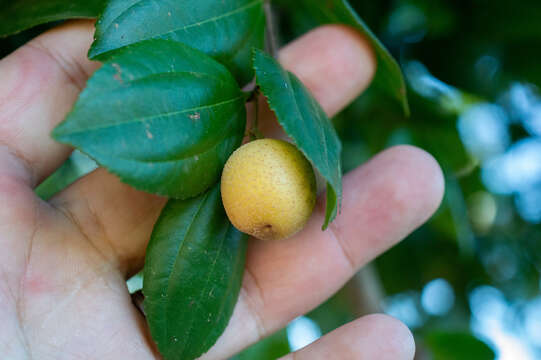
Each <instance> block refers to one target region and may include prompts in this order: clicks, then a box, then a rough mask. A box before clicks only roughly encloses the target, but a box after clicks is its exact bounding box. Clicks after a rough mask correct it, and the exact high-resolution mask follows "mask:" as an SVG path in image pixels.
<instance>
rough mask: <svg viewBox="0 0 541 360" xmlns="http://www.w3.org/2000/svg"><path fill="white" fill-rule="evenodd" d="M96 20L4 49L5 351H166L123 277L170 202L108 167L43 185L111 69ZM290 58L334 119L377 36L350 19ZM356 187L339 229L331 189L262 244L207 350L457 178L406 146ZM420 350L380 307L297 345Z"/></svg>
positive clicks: (278, 319)
mask: <svg viewBox="0 0 541 360" xmlns="http://www.w3.org/2000/svg"><path fill="white" fill-rule="evenodd" d="M92 30H93V28H92V23H91V22H87V21H79V22H70V23H68V24H65V25H63V26H61V27H59V28H57V29H54V30H52V31H50V32H48V33H47V34H44V35H42V36H40V37H39V38H38V39H36V40H34V41H32V42H31V43H30V44H28V45H26V46H24V47H22V48H21V49H19V50H17V51H16V52H15V53H14V54H12V55H10V56H8V57H6V58H5V59H3V60H1V61H0V79H2V81H1V83H0V204H2V206H0V249H1V251H0V319H2V321H0V354H2V356H3V358H6V359H15V360H18V359H40V360H49V359H55V360H62V359H155V358H158V356H157V354H156V352H155V349H154V347H153V346H152V342H151V340H150V338H149V335H148V329H147V327H146V325H145V321H144V319H143V318H142V316H141V315H140V313H139V312H137V311H136V309H135V308H134V306H133V305H132V302H131V299H130V296H129V294H128V291H127V289H126V285H125V283H124V281H125V279H126V278H127V277H129V276H130V275H131V274H133V273H134V272H136V271H138V270H139V269H140V268H141V266H142V264H143V259H144V253H145V247H146V245H147V242H148V239H149V234H150V232H151V231H152V226H153V224H154V222H155V220H156V218H157V217H158V215H159V212H160V210H161V208H162V207H163V205H164V204H165V201H166V200H165V199H163V198H160V197H155V196H152V195H148V194H144V193H141V192H138V191H135V190H133V189H132V188H130V187H129V186H126V185H124V184H122V183H120V182H119V181H118V180H117V179H116V178H115V177H114V176H112V175H110V174H108V173H107V172H106V171H104V170H103V169H99V170H96V171H95V172H93V173H92V174H90V175H89V176H86V177H85V178H84V179H81V180H80V181H78V182H77V183H75V184H73V185H72V186H71V187H69V188H68V189H66V190H65V191H63V192H62V193H60V194H59V195H57V196H56V197H55V198H54V199H52V200H51V201H50V202H43V201H41V200H39V199H38V198H37V197H36V196H35V195H34V193H33V189H34V188H35V186H36V185H37V184H39V183H40V182H41V181H43V179H45V178H46V177H47V176H48V175H49V174H50V173H51V172H52V171H54V169H56V168H58V166H59V165H60V164H62V162H63V161H64V160H65V159H66V157H67V156H68V155H69V153H70V151H71V150H72V149H70V148H68V147H66V146H64V145H61V144H57V143H55V142H54V141H53V140H51V138H50V137H49V135H48V134H49V133H50V132H51V130H52V129H53V128H54V126H55V125H56V124H57V123H59V122H60V121H61V120H62V119H63V118H64V116H65V115H66V113H67V111H69V109H70V107H71V106H72V104H73V102H74V101H75V100H76V97H77V94H78V93H79V92H80V90H81V89H82V88H83V86H84V84H85V81H86V80H87V78H88V76H89V75H90V74H91V73H92V72H93V71H94V70H95V69H96V68H97V67H98V66H99V64H96V63H91V62H89V61H88V60H87V59H86V52H87V50H88V48H89V46H90V43H91V41H92V32H93V31H92ZM280 61H281V62H282V63H283V64H284V66H285V67H286V68H288V69H289V70H290V71H292V72H294V73H295V74H297V75H298V76H299V77H300V78H301V79H302V80H303V81H304V82H305V83H306V84H307V85H308V87H309V89H310V90H311V91H312V93H313V94H314V95H315V96H316V98H317V99H318V100H319V102H320V103H321V104H322V106H323V108H324V109H325V110H326V111H327V113H328V114H329V115H331V116H332V115H334V114H335V113H336V112H337V111H339V110H340V109H342V108H343V107H344V106H345V105H347V104H348V103H349V102H350V101H351V100H352V99H354V98H355V97H356V96H357V95H358V94H359V93H360V92H361V91H362V90H363V89H365V88H366V87H367V86H368V84H369V83H370V81H371V79H372V77H373V74H374V71H375V63H374V57H373V55H372V51H371V49H370V47H369V45H368V44H367V42H366V41H365V40H363V39H362V38H361V37H360V36H359V35H358V34H356V33H355V32H354V31H352V30H350V29H347V28H344V27H338V26H327V27H323V28H319V29H316V30H314V31H313V32H311V33H309V34H307V35H305V36H303V37H302V38H300V39H298V40H297V41H295V42H293V43H292V44H290V45H288V46H287V47H286V48H285V49H283V50H282V52H281V54H280ZM260 119H264V121H263V124H264V126H265V129H266V132H267V133H266V135H267V136H273V135H276V131H277V130H278V126H277V125H276V122H275V121H274V120H273V118H272V116H270V111H269V110H268V109H263V110H262V112H261V114H260ZM277 136H278V137H279V134H278V135H277ZM273 137H275V136H273ZM344 194H345V195H344V200H343V204H342V212H341V214H340V215H339V216H338V218H337V219H336V221H335V222H334V223H333V225H332V226H331V227H329V229H328V230H327V231H325V232H321V223H322V222H323V216H324V209H323V203H324V201H323V198H320V199H319V201H318V205H316V210H315V211H314V214H313V215H312V218H311V219H310V220H309V222H308V224H307V225H306V227H305V228H304V230H303V231H302V232H300V233H299V234H298V235H296V236H295V237H292V238H290V239H288V240H286V241H281V242H262V241H252V242H251V243H250V247H249V251H248V258H247V265H246V275H245V278H244V282H243V288H242V290H241V293H240V297H239V301H238V303H237V306H236V308H235V311H234V314H233V317H232V319H231V321H230V324H229V326H228V328H227V329H226V331H225V333H224V334H223V336H222V337H221V338H220V339H219V340H218V343H217V344H216V345H215V346H214V347H213V348H212V349H211V350H210V351H209V352H208V353H207V354H206V355H204V356H203V359H225V358H228V357H229V356H230V355H232V354H234V353H236V352H238V351H240V350H241V349H242V348H244V347H246V346H248V345H249V344H251V343H254V342H256V341H258V340H259V339H261V338H262V337H264V336H267V335H269V334H271V333H273V332H274V331H275V330H277V329H279V328H281V327H283V326H285V325H286V324H287V323H288V321H290V320H291V319H293V318H294V317H296V316H298V315H301V314H303V313H306V312H307V311H309V310H310V309H312V308H314V307H315V306H317V305H318V304H320V303H321V302H323V301H324V300H325V299H327V298H328V297H329V296H331V295H332V294H333V293H334V292H335V291H336V290H338V289H339V288H340V287H341V286H342V285H343V284H344V283H345V282H346V281H347V280H348V279H349V278H350V277H351V276H352V275H353V274H354V273H355V272H356V271H358V269H359V268H360V267H362V266H363V265H364V264H366V263H367V262H369V261H371V260H372V259H374V258H375V257H376V256H378V255H379V254H381V253H382V252H383V251H385V250H386V249H388V248H389V247H390V246H392V245H394V244H396V242H398V241H400V240H401V239H403V238H404V237H406V236H407V235H408V234H409V233H410V232H411V231H413V230H414V229H415V228H417V227H418V226H420V225H421V224H422V223H424V222H425V221H426V220H427V219H428V218H429V217H430V216H431V214H432V213H433V212H434V211H435V210H436V208H437V207H438V205H439V203H440V201H441V198H442V194H443V177H442V174H441V170H440V168H439V166H438V164H437V163H436V162H435V161H434V159H433V158H432V157H431V156H430V155H428V154H427V153H425V152H423V151H422V150H419V149H416V148H413V147H408V146H401V147H395V148H391V149H388V150H386V151H384V152H382V153H381V154H379V155H377V156H375V157H374V158H373V159H372V160H370V161H369V162H367V163H366V164H364V165H362V166H361V167H359V168H358V169H356V170H354V171H352V172H351V173H349V174H347V176H345V178H344ZM329 354H331V355H329ZM413 354H414V343H413V338H412V336H411V333H410V332H409V330H408V329H407V328H406V327H405V326H404V325H402V324H400V323H399V322H397V321H396V320H394V319H391V318H389V317H387V316H384V315H374V316H369V317H363V318H361V319H358V320H356V321H354V322H353V323H351V324H349V325H346V326H345V327H342V328H340V329H338V330H336V331H335V332H334V333H331V334H329V335H327V336H325V337H323V338H322V339H321V340H320V341H318V342H317V343H315V344H313V345H311V346H309V347H307V348H305V349H304V350H301V351H300V352H298V353H297V354H296V355H295V357H296V358H297V359H303V358H306V359H316V360H317V359H328V358H329V357H330V358H333V359H371V360H373V359H376V360H381V359H393V360H402V359H404V360H411V359H412V358H413ZM290 357H292V356H290Z"/></svg>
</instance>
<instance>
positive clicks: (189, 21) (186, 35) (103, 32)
mask: <svg viewBox="0 0 541 360" xmlns="http://www.w3.org/2000/svg"><path fill="white" fill-rule="evenodd" d="M262 4H263V0H227V1H214V0H197V1H165V0H129V1H127V0H112V1H110V2H109V5H108V6H107V8H106V10H105V12H104V14H103V15H102V16H101V18H100V20H99V21H98V23H97V25H96V41H95V42H94V44H93V45H92V48H91V49H90V54H89V55H90V57H91V58H96V57H98V56H100V55H102V54H104V53H106V52H109V51H111V50H114V49H117V48H119V47H122V46H125V45H129V44H133V43H136V42H139V41H142V40H146V39H153V38H162V39H170V40H175V41H179V42H182V43H185V44H187V45H190V46H192V47H194V48H196V49H199V50H201V51H203V52H205V53H206V54H208V55H210V56H212V57H214V58H215V59H217V60H218V61H219V62H221V63H222V64H224V65H225V66H226V67H228V68H229V69H230V71H231V72H232V73H233V74H234V75H235V76H236V78H237V79H238V80H239V82H241V83H243V84H244V83H246V82H248V81H250V80H251V79H252V76H253V73H252V67H251V49H252V47H256V48H261V47H262V46H263V41H264V25H265V15H264V12H263V6H262ZM106 56H107V55H106ZM100 57H101V56H100Z"/></svg>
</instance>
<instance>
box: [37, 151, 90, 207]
mask: <svg viewBox="0 0 541 360" xmlns="http://www.w3.org/2000/svg"><path fill="white" fill-rule="evenodd" d="M97 167H98V165H97V164H96V162H95V161H93V160H92V159H90V158H89V157H88V156H86V155H85V154H82V153H81V152H79V151H74V152H73V153H72V154H71V156H70V157H69V158H68V159H67V160H66V161H65V162H64V163H63V164H62V166H61V167H59V168H58V169H57V170H56V171H55V172H54V173H53V174H52V175H51V176H49V177H48V178H47V179H46V180H44V181H43V182H42V183H41V184H39V186H38V187H37V188H36V195H38V196H39V197H40V198H42V199H43V200H49V199H50V198H52V197H53V196H54V195H56V194H57V193H59V192H60V191H62V190H64V189H65V188H67V187H68V186H69V185H71V184H72V183H74V182H75V181H76V180H77V179H80V178H81V177H83V176H85V175H87V174H89V173H90V172H92V171H94V170H96V168H97Z"/></svg>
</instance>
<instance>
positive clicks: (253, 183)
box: [221, 139, 316, 240]
mask: <svg viewBox="0 0 541 360" xmlns="http://www.w3.org/2000/svg"><path fill="white" fill-rule="evenodd" d="M221 190H222V201H223V204H224V207H225V211H226V212H227V216H228V217H229V219H230V220H231V222H232V223H233V225H234V226H235V227H236V228H237V229H239V230H240V231H242V232H244V233H247V234H250V235H252V236H255V237H256V238H259V239H262V240H275V239H284V238H287V237H290V236H292V235H293V234H295V233H296V232H298V231H299V230H301V229H302V228H303V227H304V225H305V224H306V222H307V221H308V219H309V218H310V215H311V214H312V211H313V209H314V205H315V203H316V178H315V175H314V170H313V169H312V166H311V165H310V163H309V162H308V160H307V159H306V158H305V157H304V155H303V154H302V153H301V152H300V151H299V150H298V149H297V148H296V147H295V146H293V145H292V144H290V143H287V142H285V141H281V140H274V139H263V140H256V141H252V142H250V143H248V144H246V145H244V146H242V147H240V148H239V149H237V151H235V152H234V153H233V155H231V157H230V158H229V160H228V161H227V163H226V164H225V167H224V171H223V173H222V184H221Z"/></svg>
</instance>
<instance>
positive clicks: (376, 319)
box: [363, 314, 415, 360]
mask: <svg viewBox="0 0 541 360" xmlns="http://www.w3.org/2000/svg"><path fill="white" fill-rule="evenodd" d="M363 320H364V321H365V322H366V323H365V324H364V325H365V326H368V327H370V328H372V329H373V332H374V333H375V334H377V335H376V336H377V337H379V338H385V339H386V341H385V345H384V349H385V356H384V357H381V359H393V360H412V359H413V358H414V357H415V340H414V338H413V334H412V333H411V331H410V329H409V328H408V327H407V326H406V325H405V324H404V323H403V322H401V321H400V320H398V319H396V318H394V317H392V316H389V315H384V314H373V315H367V316H365V317H364V318H363Z"/></svg>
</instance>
